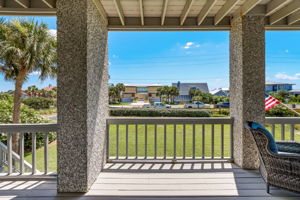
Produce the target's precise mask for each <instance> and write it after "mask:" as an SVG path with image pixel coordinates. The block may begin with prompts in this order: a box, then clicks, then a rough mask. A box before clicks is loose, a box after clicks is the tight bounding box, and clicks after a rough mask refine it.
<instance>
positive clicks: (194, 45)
mask: <svg viewBox="0 0 300 200" xmlns="http://www.w3.org/2000/svg"><path fill="white" fill-rule="evenodd" d="M191 47H196V48H199V47H201V45H200V44H197V43H194V42H187V43H185V46H184V47H183V48H184V49H189V48H191Z"/></svg>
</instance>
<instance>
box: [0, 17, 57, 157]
mask: <svg viewBox="0 0 300 200" xmlns="http://www.w3.org/2000/svg"><path fill="white" fill-rule="evenodd" d="M56 61H57V55H56V39H55V38H54V37H53V36H51V35H50V34H49V32H48V27H47V25H46V24H44V23H38V22H34V21H27V20H22V19H21V20H11V21H10V22H5V21H4V20H1V21H0V72H2V73H3V74H4V76H5V79H6V80H11V81H14V83H15V91H14V109H13V120H12V122H13V123H20V110H21V91H22V86H23V83H24V81H26V80H27V79H28V74H29V73H32V72H39V74H40V75H39V78H40V79H41V80H44V79H45V78H47V77H54V76H55V75H56V71H57V65H56ZM13 149H14V150H15V151H18V134H14V137H13Z"/></svg>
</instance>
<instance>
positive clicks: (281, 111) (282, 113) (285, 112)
mask: <svg viewBox="0 0 300 200" xmlns="http://www.w3.org/2000/svg"><path fill="white" fill-rule="evenodd" d="M266 117H299V115H297V114H296V113H294V112H293V111H291V110H289V109H287V108H282V107H279V106H277V107H274V108H272V109H270V110H268V111H267V112H266Z"/></svg>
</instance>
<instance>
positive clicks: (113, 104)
mask: <svg viewBox="0 0 300 200" xmlns="http://www.w3.org/2000/svg"><path fill="white" fill-rule="evenodd" d="M130 104H131V103H110V104H109V105H111V106H118V105H120V106H121V105H123V106H125V105H130Z"/></svg>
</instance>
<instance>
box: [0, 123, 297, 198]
mask: <svg viewBox="0 0 300 200" xmlns="http://www.w3.org/2000/svg"><path fill="white" fill-rule="evenodd" d="M233 122H234V121H233V119H232V118H109V119H107V122H106V124H107V132H106V144H107V145H106V164H105V165H104V166H103V167H102V170H101V173H100V175H99V177H98V178H97V180H96V181H95V182H94V184H93V185H92V186H91V188H90V190H89V192H87V193H85V194H82V193H58V192H57V180H56V174H57V173H56V172H55V171H54V172H52V171H50V170H49V162H50V160H51V157H53V155H51V154H49V152H48V148H49V144H48V142H47V141H48V133H49V132H57V130H58V125H57V124H36V125H33V124H30V125H29V124H20V125H15V124H9V125H8V124H7V125H0V132H1V133H3V134H5V135H7V145H6V144H2V145H1V146H0V159H1V160H0V161H1V166H0V168H1V170H2V172H1V173H0V180H1V182H0V191H1V192H0V193H1V195H0V196H1V197H5V198H7V199H13V198H18V199H19V198H21V199H22V198H23V199H32V198H37V199H49V198H54V197H59V198H60V199H69V198H82V199H93V198H97V197H102V198H104V199H106V198H107V199H110V198H113V197H119V198H130V199H143V198H145V199H149V198H150V197H152V198H158V197H160V198H163V197H172V198H174V199H176V198H178V199H179V198H180V199H182V198H183V197H185V198H187V199H188V198H190V197H197V199H232V198H235V199H253V198H255V199H266V198H268V199H298V198H300V194H297V193H292V192H288V191H286V190H281V189H278V188H275V187H272V188H271V194H267V193H266V190H265V183H264V181H263V180H262V178H261V177H260V174H259V172H258V171H257V170H246V169H242V168H240V167H238V166H237V165H236V164H234V163H233V162H232V161H233V155H234V154H233V151H234V149H233V141H234V140H233V134H232V127H233ZM266 123H267V127H268V129H269V130H270V131H271V132H272V134H273V135H274V137H275V138H276V139H277V140H295V141H300V135H299V130H298V127H299V125H300V118H266ZM41 132H42V133H43V134H44V141H45V143H44V146H43V149H44V150H43V158H42V160H37V151H38V150H37V148H36V136H37V133H41ZM24 133H30V134H32V151H31V154H32V160H31V161H30V162H29V161H25V159H24V152H25V151H24ZM12 134H20V146H21V147H22V148H21V151H20V153H19V154H17V153H16V152H13V151H12V141H11V138H12ZM74 159H76V158H74ZM38 162H42V163H43V165H42V166H43V167H41V168H38V167H37V163H38ZM78 162H80V160H78ZM39 166H40V165H39ZM58 173H59V172H58Z"/></svg>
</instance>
